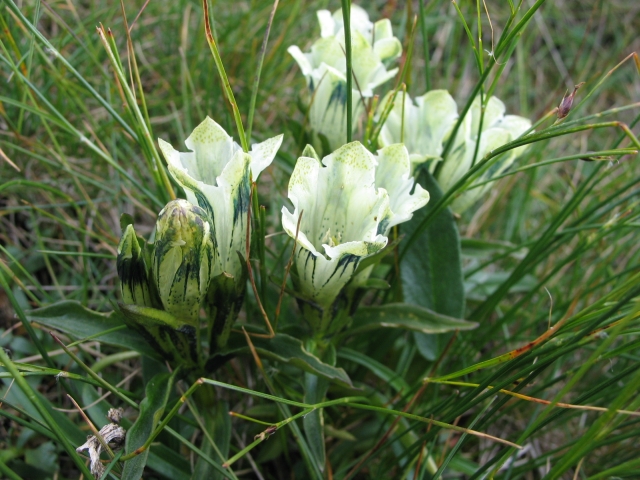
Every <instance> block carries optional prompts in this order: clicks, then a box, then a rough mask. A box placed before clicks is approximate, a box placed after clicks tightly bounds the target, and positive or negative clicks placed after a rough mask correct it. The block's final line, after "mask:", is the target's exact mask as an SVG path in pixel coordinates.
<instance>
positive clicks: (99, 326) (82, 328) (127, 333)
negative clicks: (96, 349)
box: [26, 300, 160, 358]
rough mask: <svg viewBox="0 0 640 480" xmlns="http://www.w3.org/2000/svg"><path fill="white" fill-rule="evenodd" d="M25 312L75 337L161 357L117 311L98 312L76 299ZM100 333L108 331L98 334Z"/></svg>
mask: <svg viewBox="0 0 640 480" xmlns="http://www.w3.org/2000/svg"><path fill="white" fill-rule="evenodd" d="M26 315H27V318H28V319H29V321H31V322H37V323H39V324H40V325H43V326H45V327H49V328H54V329H56V330H59V331H61V332H63V333H66V334H68V335H70V336H72V337H73V338H76V339H83V338H87V337H93V338H97V339H98V340H99V341H100V342H101V343H105V344H108V345H114V346H117V347H123V348H126V349H128V350H135V351H136V352H140V353H141V354H142V355H147V356H151V357H155V358H160V357H159V355H158V354H157V353H156V352H155V351H154V350H153V349H152V348H151V346H150V345H149V344H148V343H147V342H146V341H145V340H144V338H142V337H141V336H140V335H139V334H138V333H136V332H134V331H133V330H130V329H128V328H127V327H126V326H125V324H124V321H123V319H122V316H121V315H120V314H119V313H117V312H111V313H98V312H94V311H93V310H89V309H88V308H85V307H83V306H82V305H81V304H80V303H79V302H76V301H72V300H65V301H62V302H58V303H54V304H53V305H49V306H47V307H44V308H39V309H37V310H32V311H30V312H27V314H26ZM114 330H115V331H114ZM102 332H107V333H104V335H101V333H102Z"/></svg>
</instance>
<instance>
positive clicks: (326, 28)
mask: <svg viewBox="0 0 640 480" xmlns="http://www.w3.org/2000/svg"><path fill="white" fill-rule="evenodd" d="M316 16H317V17H318V23H319V24H320V36H321V37H322V38H325V37H331V36H333V35H335V34H336V31H337V30H338V28H339V27H338V26H337V25H336V22H335V20H334V19H333V17H332V16H331V12H330V11H329V10H318V11H317V12H316Z"/></svg>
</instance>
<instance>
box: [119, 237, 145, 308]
mask: <svg viewBox="0 0 640 480" xmlns="http://www.w3.org/2000/svg"><path fill="white" fill-rule="evenodd" d="M116 268H117V270H118V277H119V278H120V291H121V293H122V302H123V303H125V304H127V305H140V306H143V307H151V306H153V303H152V299H151V292H150V288H149V278H148V274H147V265H146V264H145V261H144V257H143V256H142V249H141V248H140V244H138V239H137V238H136V232H135V230H134V229H133V225H127V228H125V230H124V232H123V233H122V238H121V239H120V244H119V245H118V258H117V260H116Z"/></svg>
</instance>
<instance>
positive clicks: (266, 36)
mask: <svg viewBox="0 0 640 480" xmlns="http://www.w3.org/2000/svg"><path fill="white" fill-rule="evenodd" d="M278 2H279V0H275V1H274V2H273V9H272V10H271V15H270V16H269V22H268V23H267V31H266V32H264V38H263V39H262V47H261V48H260V60H259V61H258V71H257V72H256V76H255V79H254V81H253V89H252V90H251V103H250V105H249V118H248V120H247V138H248V139H249V141H251V130H252V129H253V115H254V114H255V111H256V100H257V99H258V87H259V85H260V75H261V74H262V64H263V63H264V56H265V54H266V53H267V43H268V42H269V34H270V33H271V25H272V24H273V17H274V16H275V14H276V9H277V8H278Z"/></svg>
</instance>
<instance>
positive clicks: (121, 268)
mask: <svg viewBox="0 0 640 480" xmlns="http://www.w3.org/2000/svg"><path fill="white" fill-rule="evenodd" d="M154 237H155V243H154V246H153V253H152V254H151V262H150V265H151V268H150V269H147V265H146V262H145V259H144V252H143V250H142V249H141V248H140V245H139V244H138V240H137V238H136V235H135V231H134V229H133V226H131V225H128V226H127V227H126V229H125V230H124V232H123V234H122V239H121V240H120V244H119V245H118V258H117V268H118V276H119V277H120V285H121V291H122V300H123V302H122V303H119V304H118V305H119V309H120V313H122V315H123V318H124V321H125V323H126V325H127V326H129V328H131V329H133V330H135V331H137V332H138V333H140V335H142V336H143V337H144V338H145V339H146V340H147V341H148V342H149V344H150V345H151V346H152V347H153V348H154V349H155V350H156V351H158V353H160V354H161V355H162V357H163V358H165V359H167V360H169V361H170V362H172V363H173V364H174V365H187V366H189V367H197V366H198V365H199V364H200V363H201V361H202V356H201V349H200V340H199V339H200V324H199V323H200V320H199V317H200V308H201V305H202V301H203V299H204V298H205V296H206V294H207V292H208V287H209V283H210V280H211V275H210V274H211V270H212V267H213V264H214V261H215V258H216V252H215V249H214V247H213V242H212V237H211V232H210V224H209V218H208V215H207V213H206V212H205V211H204V210H203V209H202V208H200V207H198V206H196V205H192V204H191V203H189V202H188V201H186V200H181V199H180V200H174V201H171V202H169V203H168V204H167V205H166V206H165V207H164V208H163V209H162V211H161V212H160V214H159V215H158V220H157V222H156V228H155V234H154Z"/></svg>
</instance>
